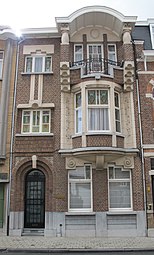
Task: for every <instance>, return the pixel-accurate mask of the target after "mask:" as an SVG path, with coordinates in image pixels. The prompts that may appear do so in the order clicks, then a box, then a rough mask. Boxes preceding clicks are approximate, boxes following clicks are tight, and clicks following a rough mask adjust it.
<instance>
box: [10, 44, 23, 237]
mask: <svg viewBox="0 0 154 255" xmlns="http://www.w3.org/2000/svg"><path fill="white" fill-rule="evenodd" d="M23 41H24V39H22V40H18V41H17V52H16V66H15V81H14V95H13V110H12V125H11V144H10V166H9V168H10V173H9V186H8V200H7V203H8V204H7V236H9V226H10V197H11V184H12V162H13V142H14V139H13V138H14V123H15V108H16V94H17V78H18V66H19V46H20V43H21V42H23Z"/></svg>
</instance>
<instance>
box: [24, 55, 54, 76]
mask: <svg viewBox="0 0 154 255" xmlns="http://www.w3.org/2000/svg"><path fill="white" fill-rule="evenodd" d="M51 71H52V58H51V56H48V55H46V56H44V55H34V56H27V57H26V60H25V72H26V73H45V72H51Z"/></svg>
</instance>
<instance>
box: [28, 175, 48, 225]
mask: <svg viewBox="0 0 154 255" xmlns="http://www.w3.org/2000/svg"><path fill="white" fill-rule="evenodd" d="M25 187H26V190H25V195H26V196H25V197H26V199H25V227H27V228H44V215H45V176H44V174H43V173H42V172H41V171H38V170H34V171H32V172H30V173H29V174H28V175H27V177H26V185H25Z"/></svg>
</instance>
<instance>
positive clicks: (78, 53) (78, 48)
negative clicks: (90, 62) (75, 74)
mask: <svg viewBox="0 0 154 255" xmlns="http://www.w3.org/2000/svg"><path fill="white" fill-rule="evenodd" d="M82 60H83V46H82V44H75V45H74V62H80V61H82Z"/></svg>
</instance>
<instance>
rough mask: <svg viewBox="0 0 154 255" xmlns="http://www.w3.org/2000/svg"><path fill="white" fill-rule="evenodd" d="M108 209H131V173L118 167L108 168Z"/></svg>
mask: <svg viewBox="0 0 154 255" xmlns="http://www.w3.org/2000/svg"><path fill="white" fill-rule="evenodd" d="M108 184H109V208H110V209H115V210H119V209H125V210H126V209H131V208H132V201H131V172H130V170H123V169H122V168H120V167H112V166H111V167H109V169H108Z"/></svg>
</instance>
